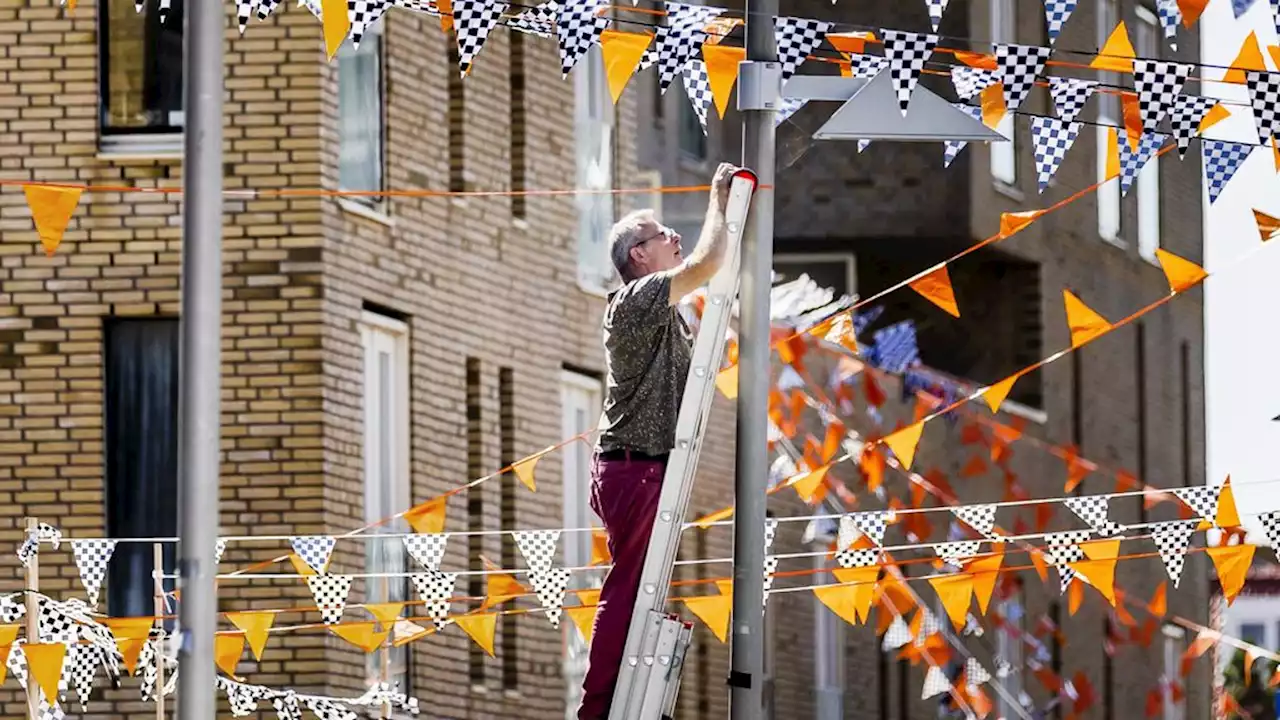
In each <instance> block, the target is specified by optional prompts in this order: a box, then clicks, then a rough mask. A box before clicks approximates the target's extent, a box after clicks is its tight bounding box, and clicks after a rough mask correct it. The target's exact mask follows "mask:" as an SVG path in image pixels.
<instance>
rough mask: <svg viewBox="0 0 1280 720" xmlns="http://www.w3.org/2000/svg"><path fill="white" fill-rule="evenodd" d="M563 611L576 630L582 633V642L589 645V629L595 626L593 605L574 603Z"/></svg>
mask: <svg viewBox="0 0 1280 720" xmlns="http://www.w3.org/2000/svg"><path fill="white" fill-rule="evenodd" d="M564 613H565V614H566V615H568V616H569V619H570V620H572V621H573V624H574V626H576V627H577V628H578V632H579V633H581V634H582V643H583V644H584V645H587V646H590V645H591V631H592V630H593V629H594V628H595V621H596V609H595V608H593V607H583V606H581V605H575V606H573V607H566V608H565V609H564Z"/></svg>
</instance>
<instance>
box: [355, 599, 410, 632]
mask: <svg viewBox="0 0 1280 720" xmlns="http://www.w3.org/2000/svg"><path fill="white" fill-rule="evenodd" d="M404 605H405V604H404V603H402V602H389V603H370V604H367V605H365V606H364V609H365V610H368V611H369V614H370V615H372V616H373V617H374V618H376V619H377V621H378V622H380V623H382V624H383V625H384V626H387V627H390V626H391V625H394V624H395V623H396V620H397V619H398V618H399V617H400V612H401V611H402V610H404Z"/></svg>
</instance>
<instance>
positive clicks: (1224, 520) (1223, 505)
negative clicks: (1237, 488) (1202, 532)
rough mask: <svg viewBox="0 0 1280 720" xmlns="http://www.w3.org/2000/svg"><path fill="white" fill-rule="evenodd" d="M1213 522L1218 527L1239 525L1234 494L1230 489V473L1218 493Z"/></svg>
mask: <svg viewBox="0 0 1280 720" xmlns="http://www.w3.org/2000/svg"><path fill="white" fill-rule="evenodd" d="M1213 524H1214V525H1217V526H1218V527H1220V528H1233V527H1240V512H1239V511H1238V510H1236V494H1235V492H1234V491H1232V489H1231V476H1230V475H1228V476H1227V479H1226V482H1224V483H1222V490H1221V491H1219V493H1218V517H1217V518H1216V519H1215V520H1214V522H1213Z"/></svg>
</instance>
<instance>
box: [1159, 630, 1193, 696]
mask: <svg viewBox="0 0 1280 720" xmlns="http://www.w3.org/2000/svg"><path fill="white" fill-rule="evenodd" d="M1161 630H1162V633H1161V634H1162V635H1163V636H1164V718H1163V720H1186V712H1187V698H1186V694H1185V690H1186V689H1185V688H1183V690H1184V694H1183V696H1182V700H1181V701H1179V702H1174V699H1173V686H1172V684H1171V683H1173V682H1174V681H1176V680H1177V678H1178V677H1180V676H1181V664H1182V645H1183V643H1184V642H1185V640H1186V631H1185V630H1183V629H1182V628H1180V627H1178V626H1177V625H1174V624H1173V623H1165V624H1164V627H1163V628H1161Z"/></svg>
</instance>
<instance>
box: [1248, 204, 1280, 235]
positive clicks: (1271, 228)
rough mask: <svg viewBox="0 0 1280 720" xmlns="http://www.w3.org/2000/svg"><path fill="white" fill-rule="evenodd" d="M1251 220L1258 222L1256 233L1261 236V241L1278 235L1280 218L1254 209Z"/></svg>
mask: <svg viewBox="0 0 1280 720" xmlns="http://www.w3.org/2000/svg"><path fill="white" fill-rule="evenodd" d="M1253 220H1254V222H1256V223H1257V224H1258V235H1259V236H1260V237H1261V238H1262V242H1266V241H1268V240H1270V239H1271V238H1274V237H1275V236H1276V235H1280V218H1275V217H1272V216H1270V215H1268V214H1266V213H1264V212H1262V211H1261V210H1254V211H1253Z"/></svg>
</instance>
